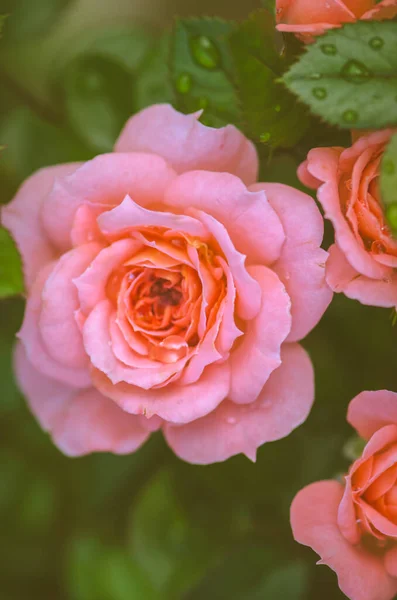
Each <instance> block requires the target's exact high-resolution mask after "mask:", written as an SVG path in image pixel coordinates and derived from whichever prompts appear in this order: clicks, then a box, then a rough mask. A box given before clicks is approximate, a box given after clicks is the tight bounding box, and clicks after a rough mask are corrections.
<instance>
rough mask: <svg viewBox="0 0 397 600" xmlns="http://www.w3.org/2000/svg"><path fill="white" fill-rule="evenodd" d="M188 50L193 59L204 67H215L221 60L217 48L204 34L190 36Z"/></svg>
mask: <svg viewBox="0 0 397 600" xmlns="http://www.w3.org/2000/svg"><path fill="white" fill-rule="evenodd" d="M190 50H191V52H192V55H193V58H194V60H195V61H196V62H197V64H199V65H200V67H204V68H205V69H216V68H217V67H219V65H220V62H221V55H220V53H219V50H218V48H217V47H216V46H215V44H214V42H212V41H211V40H210V39H209V38H208V37H207V36H205V35H198V36H195V37H192V38H190Z"/></svg>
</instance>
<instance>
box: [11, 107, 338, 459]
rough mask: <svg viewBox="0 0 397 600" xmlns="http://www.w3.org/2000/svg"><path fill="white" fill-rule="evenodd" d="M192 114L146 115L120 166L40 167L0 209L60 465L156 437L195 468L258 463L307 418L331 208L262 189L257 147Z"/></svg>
mask: <svg viewBox="0 0 397 600" xmlns="http://www.w3.org/2000/svg"><path fill="white" fill-rule="evenodd" d="M198 117H199V114H195V115H183V114H180V113H178V112H176V111H175V110H174V109H173V108H172V107H171V106H168V105H159V106H152V107H150V108H147V109H145V110H143V111H142V112H140V113H138V114H137V115H135V116H133V117H132V118H131V119H130V120H129V121H128V123H127V124H126V126H125V128H124V130H123V131H122V133H121V135H120V138H119V140H118V141H117V144H116V148H115V152H114V153H111V154H104V155H101V156H97V157H96V158H94V159H93V160H91V161H89V162H86V163H84V164H74V165H62V166H56V167H51V168H46V169H43V170H41V171H39V172H38V173H36V174H35V175H33V176H32V177H30V179H28V180H27V181H26V182H25V183H24V184H23V186H22V187H21V188H20V190H19V191H18V193H17V195H16V197H15V198H14V200H13V201H12V202H11V204H9V206H7V207H6V208H5V209H4V210H3V213H2V216H3V222H4V225H5V227H7V229H8V230H9V231H10V232H11V233H12V235H13V236H14V238H15V240H16V243H17V245H18V247H19V249H20V251H21V254H22V258H23V263H24V271H25V279H26V286H27V289H28V297H27V305H26V312H25V318H24V322H23V325H22V329H21V331H20V332H19V334H18V337H19V344H18V347H17V351H16V359H15V367H16V372H17V377H18V381H19V384H20V386H21V388H22V390H23V392H24V393H25V395H26V397H27V400H28V402H29V405H30V407H31V409H32V411H33V412H34V414H35V415H36V416H37V418H38V420H39V421H40V423H41V425H42V427H43V428H44V429H45V430H47V431H48V432H50V434H51V436H52V437H53V439H54V441H55V443H56V444H57V445H58V447H59V448H60V449H61V450H62V451H63V452H65V453H66V454H69V455H74V456H75V455H81V454H86V453H88V452H93V451H104V450H107V451H112V452H115V453H128V452H133V451H134V450H136V449H137V448H138V447H139V446H140V445H141V444H142V443H143V442H144V441H145V440H146V439H147V438H148V437H149V435H150V433H151V432H153V431H155V430H158V429H161V430H162V431H163V434H164V436H165V438H166V440H167V442H168V444H169V445H170V446H171V448H172V449H173V450H174V451H175V453H176V454H177V455H178V456H180V457H182V458H183V459H185V460H187V461H190V462H194V463H211V462H214V461H222V460H225V459H227V458H229V457H230V456H232V455H234V454H238V453H244V454H246V455H247V456H248V457H249V458H251V459H252V460H254V459H255V455H256V450H257V448H258V447H259V446H260V445H261V444H263V443H264V442H267V441H271V440H275V439H278V438H281V437H283V436H286V435H288V434H289V433H290V432H291V431H292V430H293V429H294V428H295V427H297V426H298V425H300V424H301V423H302V422H303V421H304V420H305V419H306V417H307V415H308V413H309V411H310V408H311V405H312V402H313V398H314V385H313V369H312V365H311V362H310V359H309V358H308V356H307V354H306V352H305V351H304V350H303V348H302V347H301V346H300V345H299V344H298V343H297V342H298V341H299V340H300V339H302V338H303V337H304V336H305V335H306V334H307V333H308V332H309V331H310V330H311V329H312V328H313V327H314V326H315V325H316V323H317V322H318V321H319V319H320V318H321V316H322V315H323V313H324V311H325V309H326V308H327V306H328V304H329V302H330V300H331V297H332V292H331V290H330V289H329V287H328V286H327V284H326V282H325V268H324V267H325V262H326V259H327V256H328V255H327V253H326V252H325V251H324V250H322V249H321V247H320V245H321V241H322V237H323V221H322V218H321V215H320V212H319V210H318V209H317V207H316V204H315V202H314V201H313V200H312V199H311V198H310V197H309V196H307V195H306V194H303V193H302V192H299V191H297V190H295V189H292V188H290V187H288V186H284V185H278V184H255V181H256V177H257V170H258V160H257V155H256V150H255V147H254V145H253V144H252V143H251V142H250V141H248V140H247V139H246V138H245V137H244V136H243V135H242V134H241V133H240V132H239V131H238V130H237V129H236V128H235V127H233V126H228V127H225V128H223V129H212V128H209V127H205V126H204V125H202V124H201V123H200V122H199V121H198Z"/></svg>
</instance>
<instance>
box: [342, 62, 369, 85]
mask: <svg viewBox="0 0 397 600" xmlns="http://www.w3.org/2000/svg"><path fill="white" fill-rule="evenodd" d="M341 75H342V77H344V78H345V79H346V80H347V81H350V82H351V83H364V82H365V81H367V79H368V78H369V77H372V73H371V71H370V70H369V69H367V67H366V66H365V65H364V64H363V63H361V62H359V61H358V60H349V61H347V63H346V64H345V65H344V67H343V68H342V70H341Z"/></svg>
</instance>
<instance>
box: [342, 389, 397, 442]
mask: <svg viewBox="0 0 397 600" xmlns="http://www.w3.org/2000/svg"><path fill="white" fill-rule="evenodd" d="M347 420H348V422H349V423H350V425H352V427H354V428H355V429H356V430H357V433H358V434H359V435H360V436H362V437H363V438H365V439H368V438H370V437H371V436H372V435H373V434H374V433H375V432H377V431H378V430H379V429H381V428H383V427H385V426H386V425H390V424H393V425H396V426H397V394H396V393H395V392H389V391H388V390H377V391H375V392H361V393H360V394H358V395H357V396H356V397H355V398H353V400H352V401H351V402H350V404H349V408H348V411H347Z"/></svg>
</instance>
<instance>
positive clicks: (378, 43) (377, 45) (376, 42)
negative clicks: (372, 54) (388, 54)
mask: <svg viewBox="0 0 397 600" xmlns="http://www.w3.org/2000/svg"><path fill="white" fill-rule="evenodd" d="M369 45H370V46H371V48H372V50H380V49H381V48H383V46H384V45H385V42H384V40H382V38H381V37H374V38H372V39H370V40H369Z"/></svg>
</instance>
